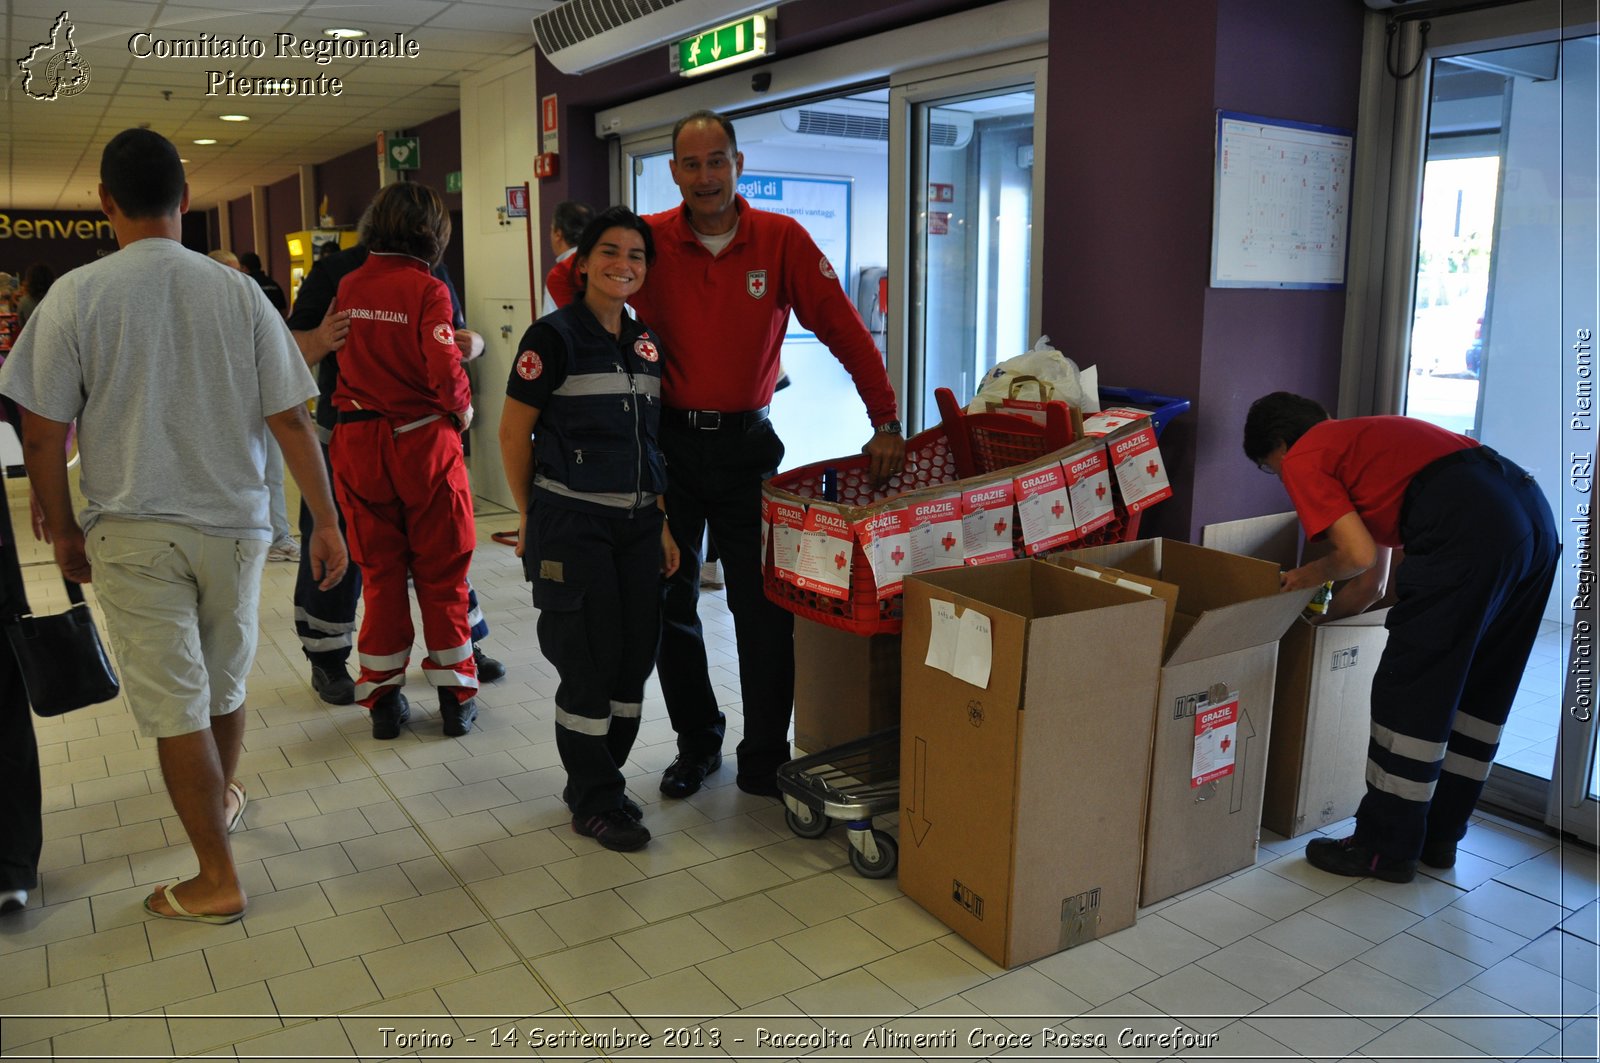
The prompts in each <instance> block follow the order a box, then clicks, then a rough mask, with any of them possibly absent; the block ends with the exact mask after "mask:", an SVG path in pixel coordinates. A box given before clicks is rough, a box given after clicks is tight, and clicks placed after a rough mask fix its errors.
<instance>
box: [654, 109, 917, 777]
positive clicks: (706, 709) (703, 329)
mask: <svg viewBox="0 0 1600 1063" xmlns="http://www.w3.org/2000/svg"><path fill="white" fill-rule="evenodd" d="M672 156H673V157H672V163H671V165H672V178H673V180H674V181H676V182H677V185H678V189H679V190H680V191H681V192H682V193H683V205H682V206H680V207H678V208H676V209H673V210H669V211H663V212H662V213H660V214H652V215H650V216H649V217H647V218H646V219H645V220H646V221H648V222H649V223H650V226H651V229H652V230H653V231H654V233H655V239H656V264H655V267H654V268H653V269H652V270H651V271H650V278H649V280H648V281H647V282H646V283H645V286H644V289H643V291H641V292H640V293H639V294H638V295H636V296H634V298H633V299H632V304H633V307H634V309H635V310H637V311H638V313H639V319H640V320H641V321H643V322H644V323H645V324H647V325H649V326H650V327H651V328H653V329H654V330H655V331H656V332H657V333H659V334H660V335H661V338H662V341H663V348H664V349H665V350H666V352H667V357H666V363H665V365H666V369H665V372H664V374H663V378H662V385H661V394H662V402H663V406H664V409H663V411H662V412H663V415H662V418H661V446H662V450H663V451H664V452H665V454H666V457H667V476H668V485H667V516H668V518H669V520H670V522H671V525H672V535H673V538H674V539H676V540H677V542H678V548H679V550H681V551H682V553H683V563H682V564H681V565H679V566H678V571H677V573H676V574H675V575H674V576H673V577H672V578H671V579H670V580H669V581H668V584H667V590H666V595H665V602H664V607H663V610H664V611H663V616H662V621H663V624H662V632H661V648H660V651H659V654H658V657H657V668H658V670H659V672H660V675H661V690H662V693H663V694H664V695H665V697H666V702H667V712H668V714H669V715H670V716H671V717H672V726H673V729H674V730H675V731H677V734H678V757H677V759H676V760H674V761H673V762H672V764H671V765H670V766H669V767H668V768H667V770H666V772H665V774H663V775H662V778H661V792H662V793H663V794H665V795H667V796H668V797H687V796H688V795H690V794H692V793H694V792H695V791H696V790H698V789H699V788H700V784H701V782H702V781H704V779H705V777H706V776H707V775H709V774H711V773H712V772H714V771H716V770H717V769H718V768H719V767H720V766H721V764H722V736H723V731H724V726H725V722H724V717H723V714H722V712H721V711H720V710H719V708H718V707H717V698H716V694H715V693H714V692H713V691H712V686H711V677H710V672H709V667H708V664H707V661H706V649H705V639H704V637H703V634H702V631H701V627H700V618H699V615H698V612H697V602H698V599H699V593H700V590H699V586H698V580H699V576H700V560H701V559H700V541H701V537H702V533H703V531H704V530H705V528H706V527H707V526H708V525H709V526H710V529H711V538H712V540H713V541H714V542H715V543H716V546H717V551H718V553H719V554H720V555H721V559H722V569H723V578H724V580H725V582H726V584H727V588H728V608H729V610H730V611H731V612H732V613H733V624H734V636H735V640H736V642H737V645H738V650H739V689H740V695H741V697H742V699H743V704H744V740H743V741H741V742H740V743H739V750H738V753H739V773H738V776H737V780H736V781H737V782H738V785H739V787H740V789H742V790H744V791H746V792H748V793H755V794H768V795H772V796H777V794H778V786H777V781H776V773H777V769H778V767H779V765H781V764H783V763H784V762H785V761H787V760H788V759H789V718H790V713H791V710H792V709H793V707H794V617H793V616H792V615H791V614H790V613H789V612H787V611H786V610H784V609H783V608H781V607H780V606H777V605H774V604H773V603H772V602H769V601H768V600H767V598H766V595H765V593H764V592H763V591H762V586H761V563H762V558H761V484H762V481H764V480H765V479H767V478H768V477H770V476H772V475H773V474H774V473H776V472H777V469H778V463H779V462H780V461H782V460H783V443H782V442H781V441H780V440H779V439H778V435H777V433H776V432H774V431H773V429H772V425H771V423H770V422H769V421H768V420H767V406H768V404H769V403H770V402H771V401H772V392H773V389H774V387H775V386H776V384H777V382H778V377H779V376H780V374H781V369H780V368H779V364H778V356H779V353H780V352H781V350H782V348H783V334H784V331H785V329H786V326H787V323H788V318H789V311H790V310H791V309H792V310H793V311H794V313H795V316H796V317H797V318H798V319H799V321H800V323H801V324H802V325H803V326H805V327H806V328H807V329H809V330H810V331H812V332H814V333H816V336H817V338H818V339H819V340H821V341H822V342H823V344H825V345H826V346H827V348H828V349H829V350H830V351H832V352H833V355H834V357H835V358H837V359H839V361H840V362H841V363H842V364H843V365H844V367H845V369H846V370H848V371H849V373H850V376H851V379H853V380H854V381H855V385H856V392H857V393H858V394H859V395H860V396H861V400H862V402H863V403H864V404H865V405H866V408H867V415H868V417H869V419H870V422H871V427H872V436H871V438H870V440H869V441H868V443H867V445H866V447H865V448H864V450H865V453H866V454H867V455H868V457H869V458H870V460H871V470H872V474H873V476H874V478H875V479H877V480H879V481H882V480H887V479H888V478H889V477H890V476H893V475H894V474H895V473H897V472H899V471H900V469H901V467H902V466H903V464H904V462H905V439H904V438H903V436H902V434H901V430H900V422H899V420H898V419H897V418H898V416H899V415H898V413H897V410H896V405H895V395H894V389H893V387H892V386H891V385H890V383H889V376H888V374H887V373H886V372H885V370H884V366H883V357H882V355H881V354H879V352H878V348H877V346H876V345H875V344H874V343H873V342H872V336H871V335H870V334H869V333H868V332H867V330H866V326H865V325H863V324H862V323H861V317H860V315H859V314H857V313H856V309H855V306H854V304H852V303H851V302H850V299H849V297H848V296H847V295H846V294H845V292H844V288H843V287H842V286H841V285H840V283H839V279H838V277H837V276H836V275H835V274H834V272H833V267H832V265H830V264H829V262H828V259H827V257H826V256H825V255H823V253H822V252H821V251H820V250H819V249H818V248H817V245H816V242H815V241H814V240H812V239H811V237H810V235H809V234H807V232H806V231H805V229H804V228H802V227H801V225H800V224H799V223H798V222H796V221H795V220H794V219H792V218H789V217H787V216H785V215H782V214H773V213H771V212H768V211H763V210H757V209H755V208H754V207H752V206H750V204H749V203H747V202H745V200H744V197H742V196H740V195H739V194H738V182H739V175H740V174H741V173H742V172H743V171H744V156H743V154H741V153H740V152H739V150H738V143H737V141H736V140H735V138H734V132H733V125H732V123H730V122H729V121H728V120H727V119H726V118H724V117H722V116H721V115H719V114H716V113H714V112H711V111H697V112H695V113H694V114H691V115H689V116H687V117H685V118H683V119H682V120H680V121H679V122H678V124H677V125H676V126H675V127H674V129H673V131H672Z"/></svg>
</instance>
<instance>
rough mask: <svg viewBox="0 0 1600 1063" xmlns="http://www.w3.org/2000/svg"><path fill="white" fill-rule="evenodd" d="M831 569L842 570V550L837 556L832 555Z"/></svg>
mask: <svg viewBox="0 0 1600 1063" xmlns="http://www.w3.org/2000/svg"><path fill="white" fill-rule="evenodd" d="M833 567H834V568H844V551H843V550H840V551H839V552H838V553H837V554H834V555H833Z"/></svg>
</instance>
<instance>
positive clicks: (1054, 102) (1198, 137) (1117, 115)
mask: <svg viewBox="0 0 1600 1063" xmlns="http://www.w3.org/2000/svg"><path fill="white" fill-rule="evenodd" d="M1217 2H1218V0H1190V2H1188V3H1185V4H1184V5H1183V6H1182V8H1181V11H1182V15H1181V17H1180V16H1178V15H1177V11H1176V10H1175V9H1174V7H1173V5H1171V4H1170V3H1167V2H1165V0H1128V2H1124V3H1118V4H1101V3H1095V2H1092V0H1055V2H1054V3H1052V4H1051V5H1050V58H1049V67H1048V79H1049V87H1048V90H1047V92H1048V114H1049V117H1050V129H1049V132H1048V136H1046V138H1045V173H1046V174H1047V179H1048V182H1049V196H1048V204H1047V206H1046V209H1045V216H1044V230H1045V231H1044V249H1045V256H1044V262H1043V269H1042V276H1041V283H1042V285H1043V290H1044V291H1045V292H1047V293H1049V294H1048V296H1047V297H1046V299H1045V303H1044V318H1043V327H1044V331H1045V332H1046V333H1047V334H1048V335H1049V336H1050V337H1051V339H1053V340H1054V341H1055V342H1056V344H1057V345H1058V346H1059V347H1060V348H1061V349H1062V350H1063V351H1065V352H1066V353H1067V355H1068V356H1069V357H1071V358H1072V359H1073V360H1074V361H1076V362H1077V363H1078V364H1079V365H1080V366H1087V365H1091V364H1092V365H1098V366H1099V367H1100V380H1101V382H1102V383H1105V384H1111V385H1121V386H1130V387H1142V388H1146V389H1149V390H1151V391H1155V392H1159V393H1161V394H1164V395H1180V396H1184V397H1187V398H1192V397H1194V396H1196V395H1197V394H1198V393H1199V391H1200V369H1201V366H1200V346H1201V329H1202V326H1203V324H1204V321H1205V292H1206V282H1207V280H1208V277H1209V271H1210V254H1211V127H1212V123H1213V116H1212V107H1211V95H1212V88H1211V87H1212V79H1213V77H1214V75H1215V57H1214V50H1213V43H1212V42H1213V41H1215V39H1216V35H1217ZM1130 42H1137V48H1136V50H1132V51H1131V50H1130ZM1196 419H1197V418H1196V416H1195V414H1193V413H1190V414H1188V415H1186V416H1184V417H1181V418H1178V419H1177V420H1176V421H1174V422H1173V423H1172V425H1171V426H1170V427H1168V428H1167V429H1166V431H1165V433H1164V434H1163V436H1162V439H1161V449H1162V451H1163V453H1164V454H1165V456H1166V460H1167V468H1168V473H1169V475H1170V476H1171V478H1172V481H1173V488H1174V491H1175V492H1176V495H1175V497H1174V498H1173V499H1172V500H1171V501H1169V502H1164V503H1162V504H1161V505H1160V506H1158V507H1156V508H1155V509H1154V510H1152V511H1151V512H1150V513H1149V514H1148V515H1147V517H1146V518H1145V520H1144V521H1143V523H1142V526H1141V531H1142V532H1143V533H1144V534H1167V535H1172V536H1174V537H1176V538H1188V536H1187V534H1186V533H1187V530H1188V516H1189V504H1190V502H1191V500H1192V498H1193V487H1192V484H1193V476H1194V436H1195V422H1196Z"/></svg>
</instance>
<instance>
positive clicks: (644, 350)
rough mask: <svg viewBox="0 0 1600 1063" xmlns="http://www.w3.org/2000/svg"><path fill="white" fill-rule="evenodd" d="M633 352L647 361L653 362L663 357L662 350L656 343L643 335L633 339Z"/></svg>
mask: <svg viewBox="0 0 1600 1063" xmlns="http://www.w3.org/2000/svg"><path fill="white" fill-rule="evenodd" d="M633 353H634V354H637V355H638V356H639V357H640V358H643V359H644V360H645V361H647V362H653V361H655V360H657V359H658V358H660V357H661V351H660V350H658V349H657V348H656V345H655V344H653V343H651V342H650V341H649V340H648V339H646V338H645V337H643V336H640V337H639V338H638V339H636V340H634V341H633Z"/></svg>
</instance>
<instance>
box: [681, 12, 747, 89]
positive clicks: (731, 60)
mask: <svg viewBox="0 0 1600 1063" xmlns="http://www.w3.org/2000/svg"><path fill="white" fill-rule="evenodd" d="M768 18H769V16H768V15H766V14H760V15H751V16H750V17H749V18H743V19H740V20H739V21H738V22H730V23H728V24H727V25H725V26H717V27H714V28H712V29H708V30H706V31H704V32H703V33H697V34H695V35H694V36H693V37H685V38H683V39H682V40H680V41H678V42H677V43H675V44H673V46H672V52H671V58H672V69H673V71H675V72H676V73H679V74H682V75H683V76H684V77H695V76H697V75H700V74H709V73H710V72H711V71H713V70H720V69H721V68H723V67H726V66H733V65H734V64H735V63H745V62H749V61H750V60H751V59H759V58H760V57H761V56H764V55H769V54H771V49H770V48H768V46H767V22H768Z"/></svg>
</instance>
